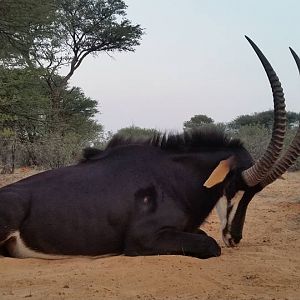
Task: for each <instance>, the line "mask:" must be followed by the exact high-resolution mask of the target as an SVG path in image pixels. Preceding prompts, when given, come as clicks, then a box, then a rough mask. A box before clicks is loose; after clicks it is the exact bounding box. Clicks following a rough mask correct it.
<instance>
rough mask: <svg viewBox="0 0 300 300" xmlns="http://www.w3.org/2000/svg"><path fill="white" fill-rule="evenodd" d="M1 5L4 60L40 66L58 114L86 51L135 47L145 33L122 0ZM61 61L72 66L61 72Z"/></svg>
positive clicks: (32, 1) (34, 1)
mask: <svg viewBox="0 0 300 300" xmlns="http://www.w3.org/2000/svg"><path fill="white" fill-rule="evenodd" d="M1 4H2V5H3V7H4V8H5V9H3V10H2V14H1V22H0V37H1V40H3V47H2V49H1V51H0V53H1V54H2V57H0V61H2V63H6V64H10V65H14V66H16V65H18V66H22V67H25V66H26V67H30V68H33V69H37V68H39V69H41V72H42V73H43V77H44V80H45V82H46V83H47V85H48V88H49V90H50V91H51V101H52V106H53V110H54V114H56V115H57V114H58V113H59V110H60V105H61V96H62V95H61V93H62V91H63V89H64V88H65V87H66V85H67V83H68V81H69V79H70V78H71V77H72V75H73V74H74V72H75V71H76V70H77V69H78V68H79V66H80V65H81V63H82V62H83V60H84V59H85V58H86V57H87V56H88V55H91V54H93V55H97V54H99V53H100V52H104V53H109V52H115V51H134V49H135V48H134V47H135V46H138V45H139V43H140V42H139V40H140V38H141V36H142V34H143V31H142V29H141V27H140V25H132V24H131V22H130V21H129V20H128V19H127V18H126V8H127V6H126V5H125V3H124V2H123V1H122V0H110V1H107V0H50V1H47V5H46V6H45V3H44V1H40V0H29V1H28V0H21V1H19V0H18V1H11V0H3V1H2V2H1ZM12 4H14V5H12ZM17 12H18V13H19V14H20V15H21V18H20V20H19V18H17V17H16V14H17ZM62 66H64V67H65V68H67V70H68V71H67V73H66V74H65V75H64V76H59V77H57V76H56V75H57V72H58V71H59V70H60V69H61V67H62Z"/></svg>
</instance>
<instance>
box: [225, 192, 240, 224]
mask: <svg viewBox="0 0 300 300" xmlns="http://www.w3.org/2000/svg"><path fill="white" fill-rule="evenodd" d="M243 195H244V192H237V193H236V194H235V196H234V198H232V199H231V201H230V206H232V209H231V211H230V214H229V216H228V221H227V224H228V229H230V228H231V223H232V221H233V218H234V216H235V213H236V210H237V208H238V206H239V203H240V201H241V199H242V198H243Z"/></svg>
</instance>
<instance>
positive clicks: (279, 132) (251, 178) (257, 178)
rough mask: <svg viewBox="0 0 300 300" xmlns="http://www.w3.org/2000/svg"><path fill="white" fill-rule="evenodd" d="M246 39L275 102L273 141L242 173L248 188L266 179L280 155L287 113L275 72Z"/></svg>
mask: <svg viewBox="0 0 300 300" xmlns="http://www.w3.org/2000/svg"><path fill="white" fill-rule="evenodd" d="M245 37H246V39H247V40H248V42H249V43H250V45H251V46H252V48H253V49H254V51H255V52H256V54H257V56H258V58H259V60H260V61H261V63H262V65H263V67H264V69H265V71H266V74H267V76H268V79H269V82H270V85H271V88H272V92H273V102H274V124H273V131H272V137H271V141H270V143H269V145H268V147H267V149H266V151H265V153H264V154H263V155H262V157H261V158H260V159H259V160H258V161H257V162H256V163H255V164H254V165H253V166H252V167H250V168H249V169H247V170H245V171H243V173H242V176H243V179H244V181H245V183H246V184H247V185H248V186H255V185H257V184H258V183H260V182H261V181H262V180H263V179H264V178H265V177H266V175H267V173H268V172H269V171H270V169H271V167H272V166H273V164H274V163H275V162H276V160H277V159H278V157H279V155H280V152H281V150H282V147H283V140H284V135H285V127H286V112H285V103H284V102H285V100H284V94H283V89H282V87H281V83H280V81H279V79H278V77H277V75H276V73H275V71H274V70H273V68H272V66H271V64H270V63H269V62H268V60H267V59H266V57H265V56H264V55H263V53H262V52H261V51H260V49H259V48H258V47H257V46H256V45H255V44H254V42H253V41H252V40H251V39H250V38H248V37H247V36H245Z"/></svg>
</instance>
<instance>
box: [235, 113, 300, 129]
mask: <svg viewBox="0 0 300 300" xmlns="http://www.w3.org/2000/svg"><path fill="white" fill-rule="evenodd" d="M286 116H287V126H288V128H292V127H294V126H295V125H296V124H297V122H298V121H299V120H300V113H295V112H291V111H288V112H287V113H286ZM273 121H274V112H273V110H267V111H263V112H260V113H254V114H252V115H241V116H238V117H237V118H235V119H234V120H233V122H231V124H230V126H231V127H233V128H239V127H241V126H245V125H252V126H253V125H260V126H263V127H265V128H269V129H271V128H272V126H273Z"/></svg>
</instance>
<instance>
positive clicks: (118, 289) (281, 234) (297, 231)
mask: <svg viewBox="0 0 300 300" xmlns="http://www.w3.org/2000/svg"><path fill="white" fill-rule="evenodd" d="M28 174H30V172H27V170H21V171H19V172H18V173H17V174H16V175H14V176H9V175H5V176H1V179H0V185H5V184H8V183H9V182H11V181H13V180H17V179H20V178H21V177H24V176H25V175H28ZM204 229H205V230H206V231H207V232H208V233H209V234H211V235H212V236H214V237H215V238H216V239H218V241H219V242H220V243H221V244H222V242H221V240H220V234H219V221H218V219H217V217H216V215H215V213H213V214H212V216H211V217H210V218H209V220H207V223H206V224H205V225H204ZM91 242H92V241H91ZM222 245H223V244H222ZM21 298H31V299H145V300H151V299H211V300H213V299H225V300H226V299H230V300H234V299H253V300H254V299H255V300H256V299H257V300H258V299H276V300H277V299H295V300H296V299H300V173H290V174H288V178H287V180H279V181H277V182H276V183H274V184H273V185H272V186H270V187H267V188H266V189H265V190H264V191H263V192H261V194H260V195H258V196H256V198H255V199H254V200H253V201H252V203H251V204H250V207H249V209H248V216H247V220H246V224H245V229H244V239H243V240H242V242H241V243H240V245H239V246H238V247H237V248H234V249H228V248H225V247H222V255H221V256H220V257H218V258H212V259H208V260H199V259H196V258H191V257H184V256H152V257H135V258H131V257H125V256H115V257H108V258H98V259H89V258H73V259H65V260H55V261H47V260H38V259H12V258H4V257H0V299H21Z"/></svg>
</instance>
